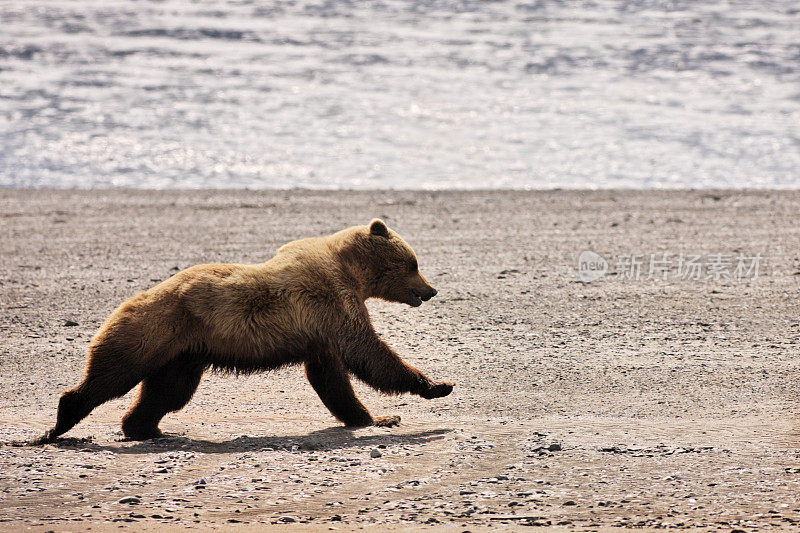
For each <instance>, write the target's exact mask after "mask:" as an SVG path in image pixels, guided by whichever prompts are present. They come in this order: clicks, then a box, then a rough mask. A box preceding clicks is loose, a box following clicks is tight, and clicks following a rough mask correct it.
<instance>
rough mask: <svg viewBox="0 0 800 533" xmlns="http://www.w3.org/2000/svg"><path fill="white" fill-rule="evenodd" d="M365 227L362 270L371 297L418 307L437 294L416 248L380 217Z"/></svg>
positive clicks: (362, 232) (362, 233)
mask: <svg viewBox="0 0 800 533" xmlns="http://www.w3.org/2000/svg"><path fill="white" fill-rule="evenodd" d="M362 228H363V229H362V230H361V237H362V239H361V240H362V244H363V246H362V247H361V248H362V250H363V251H364V253H363V255H362V257H361V269H362V272H363V274H364V277H365V281H366V284H367V289H368V290H367V292H368V294H367V296H368V297H373V298H380V299H382V300H387V301H390V302H399V303H406V304H408V305H410V306H412V307H417V306H420V305H422V302H426V301H428V300H430V299H431V298H433V297H434V296H436V289H434V288H433V287H431V286H430V285H429V284H428V282H427V280H426V279H425V278H424V277H422V274H420V272H419V266H418V264H417V256H416V255H415V254H414V250H412V249H411V247H410V246H409V245H408V244H406V242H405V241H404V240H403V239H402V238H401V237H400V236H399V235H398V234H397V233H395V232H394V231H392V230H390V229H389V228H388V227H386V224H385V223H384V222H383V221H382V220H379V219H375V220H373V221H372V222H371V223H370V225H369V226H367V227H363V226H362Z"/></svg>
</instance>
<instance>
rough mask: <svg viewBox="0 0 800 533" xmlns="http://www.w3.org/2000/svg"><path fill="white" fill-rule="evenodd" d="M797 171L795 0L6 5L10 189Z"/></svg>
mask: <svg viewBox="0 0 800 533" xmlns="http://www.w3.org/2000/svg"><path fill="white" fill-rule="evenodd" d="M798 185H800V5H798V3H797V2H795V1H791V0H783V1H781V0H777V1H765V2H747V3H745V2H733V1H731V2H716V1H713V2H712V1H702V0H698V1H694V0H693V1H689V0H686V1H682V0H676V1H655V0H652V1H647V0H638V1H627V2H623V1H619V2H612V1H602V0H600V1H594V2H593V1H589V0H584V1H580V2H577V1H575V2H573V1H570V2H567V1H559V0H554V1H551V0H534V1H529V2H479V1H469V0H463V1H454V0H444V1H436V0H428V1H416V2H415V1H406V0H397V1H394V0H392V1H378V2H352V1H351V2H348V1H340V0H325V1H319V2H314V1H309V0H298V1H296V2H271V1H270V2H264V1H260V0H258V1H256V0H252V1H251V0H241V1H235V2H221V1H188V0H182V1H172V0H167V1H157V2H149V1H124V2H114V1H109V0H102V1H101V0H97V1H93V0H75V1H63V0H60V1H52V2H45V1H41V0H25V1H19V0H14V1H0V187H108V186H113V187H148V188H153V187H155V188H173V187H179V188H194V187H233V188H244V187H249V188H283V187H311V188H492V187H502V188H543V187H544V188H546V187H640V188H671V187H797V186H798Z"/></svg>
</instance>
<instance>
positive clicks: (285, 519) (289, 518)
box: [278, 516, 297, 524]
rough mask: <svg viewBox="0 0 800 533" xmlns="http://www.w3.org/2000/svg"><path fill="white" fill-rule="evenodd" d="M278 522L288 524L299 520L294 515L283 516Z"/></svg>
mask: <svg viewBox="0 0 800 533" xmlns="http://www.w3.org/2000/svg"><path fill="white" fill-rule="evenodd" d="M278 522H283V523H285V524H288V523H290V522H297V520H296V519H295V518H294V517H293V516H282V517H280V518H278Z"/></svg>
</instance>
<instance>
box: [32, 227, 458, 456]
mask: <svg viewBox="0 0 800 533" xmlns="http://www.w3.org/2000/svg"><path fill="white" fill-rule="evenodd" d="M435 295H436V290H435V289H434V288H433V287H431V286H430V285H429V284H428V283H427V281H426V280H425V278H423V277H422V274H420V273H419V270H418V268H417V259H416V256H415V255H414V252H413V250H412V249H411V248H410V247H409V246H408V245H407V244H406V243H405V242H404V241H403V239H401V238H400V236H399V235H397V234H396V233H394V232H393V231H391V230H389V229H388V228H387V227H386V225H385V224H384V223H383V222H382V221H380V220H374V221H373V222H372V223H371V224H370V225H369V226H356V227H353V228H349V229H346V230H343V231H340V232H338V233H335V234H333V235H330V236H328V237H322V238H315V239H303V240H299V241H294V242H291V243H289V244H287V245H285V246H283V247H282V248H281V249H280V250H279V251H278V254H277V255H276V256H275V257H274V258H272V259H271V260H269V261H267V262H266V263H262V264H258V265H238V264H211V265H199V266H194V267H191V268H188V269H186V270H184V271H182V272H179V273H177V274H175V275H174V276H172V277H171V278H169V279H167V280H165V281H163V282H162V283H160V284H158V285H156V286H155V287H153V288H152V289H149V290H147V291H144V292H141V293H139V294H137V295H135V296H133V297H132V298H130V299H129V300H127V301H126V302H124V303H123V304H122V305H121V306H120V307H119V308H118V309H117V310H116V311H114V312H113V313H112V314H111V316H110V317H109V318H108V320H106V322H105V323H104V324H103V326H102V327H101V328H100V330H99V331H98V332H97V334H96V335H95V336H94V338H93V339H92V341H91V344H90V346H89V353H88V358H87V366H86V376H85V378H84V380H83V382H82V383H81V384H80V385H78V386H77V387H75V388H74V389H72V390H69V391H67V392H65V393H64V394H63V395H62V396H61V399H60V401H59V404H58V415H57V421H56V425H55V427H54V428H53V429H51V430H50V431H48V432H47V433H45V435H44V436H42V437H41V438H40V439H38V441H37V442H39V443H45V442H50V441H53V440H54V439H55V438H56V437H58V436H59V435H61V434H63V433H65V432H66V431H68V430H69V429H70V428H72V427H73V426H74V425H75V424H77V423H78V422H80V421H81V420H82V419H83V418H84V417H86V416H87V415H88V414H89V413H90V412H91V411H92V409H94V408H95V407H97V406H98V405H100V404H102V403H104V402H106V401H108V400H110V399H112V398H117V397H120V396H122V395H124V394H125V393H127V392H128V391H129V390H131V389H132V388H133V387H134V386H136V385H137V384H138V383H140V382H141V384H142V386H141V390H140V392H139V397H138V399H137V400H136V402H135V403H134V404H133V406H132V407H131V409H130V410H129V411H128V413H127V414H126V415H125V417H124V419H123V421H122V430H123V432H124V433H125V436H126V437H127V438H129V439H134V440H143V439H150V438H155V437H159V436H161V432H160V431H159V429H158V424H159V421H160V420H161V418H162V417H163V416H164V415H165V414H167V413H169V412H171V411H177V410H179V409H181V408H182V407H183V406H185V405H186V403H187V402H188V401H189V400H190V399H191V397H192V395H193V394H194V391H195V390H196V389H197V386H198V384H199V383H200V378H201V376H202V375H203V372H204V371H205V370H206V369H208V368H216V369H220V370H225V371H233V372H256V371H262V370H270V369H275V368H279V367H282V366H285V365H291V364H304V365H305V370H306V375H307V377H308V381H309V382H310V383H311V385H312V386H313V387H314V390H315V391H316V392H317V394H319V397H320V399H321V400H322V402H323V403H324V404H325V406H326V407H327V408H328V409H329V410H330V411H331V413H333V415H334V416H335V417H336V418H338V419H339V420H341V421H342V422H344V423H345V424H346V425H348V426H367V425H372V424H377V425H394V424H397V423H398V422H399V420H400V417H398V416H392V417H383V418H373V417H372V416H371V415H370V413H369V411H368V410H367V408H366V407H364V405H363V404H362V403H361V402H360V401H359V400H358V398H357V397H356V396H355V394H354V392H353V388H352V386H351V384H350V375H351V374H352V375H355V376H356V377H357V378H359V379H360V380H362V381H364V382H365V383H367V384H369V385H371V386H372V387H374V388H375V389H377V390H380V391H382V392H385V393H389V394H399V393H404V392H410V393H414V394H418V395H420V396H422V397H423V398H438V397H441V396H446V395H448V394H450V392H451V391H452V389H453V385H452V384H451V383H444V382H442V383H436V382H433V381H431V380H430V379H428V378H427V377H425V375H423V374H422V373H421V372H420V371H419V370H417V369H416V368H413V367H411V366H409V365H407V364H405V363H404V362H403V361H402V360H401V359H400V357H399V356H398V355H397V354H395V352H394V351H392V349H391V348H389V346H387V345H386V344H385V343H384V342H383V341H382V340H381V339H380V338H379V337H378V335H377V334H376V333H375V330H374V329H373V327H372V323H371V321H370V318H369V314H368V312H367V308H366V306H365V304H364V301H365V300H366V299H367V298H381V299H384V300H388V301H393V302H401V303H407V304H408V305H411V306H414V307H416V306H418V305H420V304H421V303H422V301H425V300H428V299H430V298H431V297H433V296H435Z"/></svg>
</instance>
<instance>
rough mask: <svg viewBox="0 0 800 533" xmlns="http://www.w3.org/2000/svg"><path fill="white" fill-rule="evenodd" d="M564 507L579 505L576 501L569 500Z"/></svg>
mask: <svg viewBox="0 0 800 533" xmlns="http://www.w3.org/2000/svg"><path fill="white" fill-rule="evenodd" d="M562 505H577V504H576V503H575V500H567V501H565V502H564V503H563V504H562Z"/></svg>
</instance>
